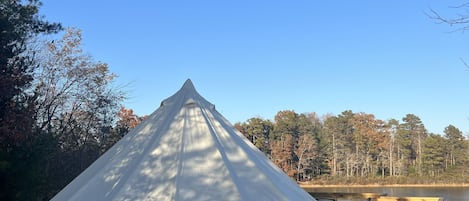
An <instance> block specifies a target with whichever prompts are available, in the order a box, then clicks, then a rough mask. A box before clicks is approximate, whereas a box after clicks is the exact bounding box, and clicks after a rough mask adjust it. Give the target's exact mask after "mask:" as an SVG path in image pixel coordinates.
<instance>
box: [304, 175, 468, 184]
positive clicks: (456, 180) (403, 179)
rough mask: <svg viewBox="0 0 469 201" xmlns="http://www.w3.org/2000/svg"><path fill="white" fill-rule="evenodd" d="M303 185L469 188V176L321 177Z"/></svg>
mask: <svg viewBox="0 0 469 201" xmlns="http://www.w3.org/2000/svg"><path fill="white" fill-rule="evenodd" d="M300 184H301V185H308V186H315V187H317V186H324V187H326V186H331V187H333V186H342V187H343V186H346V187H350V186H357V187H371V186H409V187H412V186H414V187H425V186H429V187H434V186H458V187H461V186H469V176H468V175H458V176H449V175H446V176H440V177H423V176H393V177H385V178H381V177H339V176H336V177H331V176H325V177H319V178H316V179H313V180H311V181H308V182H301V183H300Z"/></svg>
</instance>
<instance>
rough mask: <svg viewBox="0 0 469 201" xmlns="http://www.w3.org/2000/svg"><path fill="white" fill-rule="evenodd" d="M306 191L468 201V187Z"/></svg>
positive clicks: (338, 188) (334, 188)
mask: <svg viewBox="0 0 469 201" xmlns="http://www.w3.org/2000/svg"><path fill="white" fill-rule="evenodd" d="M308 191H312V192H313V191H314V192H340V193H380V194H381V193H386V194H387V195H388V196H397V197H420V196H421V197H443V198H444V199H445V201H469V187H319V188H311V189H308Z"/></svg>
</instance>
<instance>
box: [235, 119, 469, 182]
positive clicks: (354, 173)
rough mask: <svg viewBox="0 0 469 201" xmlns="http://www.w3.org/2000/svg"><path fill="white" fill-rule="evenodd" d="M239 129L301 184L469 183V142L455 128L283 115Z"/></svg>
mask: <svg viewBox="0 0 469 201" xmlns="http://www.w3.org/2000/svg"><path fill="white" fill-rule="evenodd" d="M235 127H236V128H237V129H238V130H239V131H240V132H241V133H243V134H244V135H245V136H246V137H247V138H248V139H249V140H250V141H251V142H252V143H253V144H254V145H255V146H256V147H258V148H259V149H260V150H261V151H262V152H263V153H265V155H266V156H268V157H269V158H270V159H271V160H272V161H273V162H274V163H275V164H276V165H277V166H279V167H280V168H281V169H282V170H283V171H285V172H286V173H287V174H288V175H289V176H291V177H292V178H295V179H296V180H297V181H309V182H310V183H314V184H406V183H407V184H431V183H433V184H434V183H466V182H468V181H469V177H468V176H469V168H468V167H467V164H468V162H469V146H468V145H469V141H468V139H467V138H466V137H465V136H464V135H463V133H462V132H461V131H460V130H459V129H458V128H456V127H455V126H453V125H448V126H447V127H446V128H445V129H444V134H435V133H428V132H427V131H426V129H425V125H424V124H423V123H422V121H421V120H420V118H419V117H418V116H416V115H414V114H407V115H406V116H405V117H403V118H402V120H401V121H399V120H396V119H390V120H387V121H383V120H380V119H376V118H375V117H374V115H373V114H366V113H363V112H358V113H354V112H352V111H350V110H347V111H343V112H342V113H341V114H339V115H336V116H334V115H324V116H322V117H318V115H317V114H316V113H314V112H313V113H305V114H298V113H296V112H294V111H291V110H285V111H279V112H278V113H277V114H276V115H275V118H274V121H273V122H272V121H270V120H265V119H262V118H259V117H254V118H251V119H249V120H247V121H246V122H243V123H236V124H235Z"/></svg>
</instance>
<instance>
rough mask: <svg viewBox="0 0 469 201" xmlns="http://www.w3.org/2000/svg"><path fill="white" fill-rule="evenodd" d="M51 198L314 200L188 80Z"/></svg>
mask: <svg viewBox="0 0 469 201" xmlns="http://www.w3.org/2000/svg"><path fill="white" fill-rule="evenodd" d="M52 200H53V201H62V200H70V201H84V200H87V201H92V200H96V201H98V200H99V201H106V200H116V201H124V200H157V201H206V200H207V201H208V200H226V201H246V200H266V201H267V200H268V201H286V200H292V201H300V200H315V199H314V198H313V197H311V196H310V195H309V194H308V193H307V192H305V191H304V190H303V189H301V188H300V187H299V186H298V185H297V184H296V183H295V182H294V181H293V180H292V179H291V178H289V177H288V176H287V175H286V174H284V173H283V172H282V170H280V169H279V168H278V167H276V166H275V164H273V163H272V162H271V161H270V160H269V159H268V158H267V157H266V156H265V155H264V154H263V153H262V152H261V151H259V149H257V148H256V147H255V146H254V145H253V144H252V143H250V142H249V140H248V139H247V138H245V137H244V136H243V135H242V134H241V133H240V132H238V131H237V130H236V129H235V128H234V127H233V126H232V125H231V124H230V123H229V122H228V121H227V120H226V119H225V118H224V117H223V116H222V115H221V114H220V113H218V112H217V111H216V110H215V106H214V105H213V104H211V103H210V102H208V101H207V100H205V99H204V98H203V97H202V96H200V95H199V93H197V91H196V90H195V88H194V86H193V84H192V82H191V81H190V80H187V81H186V82H185V83H184V85H183V86H182V88H181V89H180V90H179V91H177V92H176V93H175V94H174V95H172V96H170V97H169V98H167V99H165V100H164V101H162V103H161V106H160V107H159V108H158V109H157V110H156V111H155V112H153V113H152V114H151V115H150V116H149V118H148V119H147V120H145V121H144V122H142V123H141V124H140V125H139V126H137V127H136V128H134V129H133V130H131V131H130V132H129V133H128V134H127V135H125V136H124V137H123V138H122V139H121V140H120V141H118V142H117V143H116V144H115V145H114V146H112V147H111V148H110V149H109V150H108V151H107V152H106V153H104V154H103V155H102V156H101V157H99V158H98V159H97V160H96V161H95V162H94V163H93V164H91V166H90V167H88V168H87V169H86V170H85V171H84V172H82V173H81V174H80V175H79V176H78V177H76V178H75V179H74V180H73V181H72V182H71V183H70V184H68V185H67V186H66V187H65V188H64V189H62V190H61V191H60V192H59V193H58V194H57V195H56V196H55V197H54V198H52Z"/></svg>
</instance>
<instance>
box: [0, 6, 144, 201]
mask: <svg viewBox="0 0 469 201" xmlns="http://www.w3.org/2000/svg"><path fill="white" fill-rule="evenodd" d="M40 6H41V3H40V2H39V1H37V0H28V1H20V0H0V181H1V182H0V200H49V199H50V198H51V197H52V196H54V195H55V194H56V193H57V192H58V191H60V190H61V189H62V188H63V187H64V186H65V185H67V184H68V183H69V182H70V181H71V180H72V179H73V178H75V177H76V176H77V175H78V174H79V173H81V172H82V171H83V170H84V169H85V168H86V167H88V166H89V165H90V164H91V163H92V162H93V161H94V160H96V159H97V158H98V157H99V156H100V155H101V154H102V153H104V152H105V151H106V150H107V149H108V148H109V147H111V146H112V145H113V144H114V143H115V142H116V141H118V140H119V139H120V138H121V137H122V136H123V135H125V134H126V133H127V132H128V131H129V129H131V128H132V127H134V126H135V125H136V124H138V123H139V122H140V121H141V120H142V118H141V117H137V116H136V115H135V114H133V112H132V110H129V109H126V108H122V107H121V105H122V101H123V100H124V98H125V94H124V93H123V92H122V90H120V88H119V87H118V86H116V85H115V84H114V79H115V77H116V75H114V74H113V73H111V72H110V71H109V67H108V65H107V64H106V63H103V62H99V61H95V60H94V58H93V57H92V56H91V55H89V54H87V53H86V52H84V51H83V48H82V43H81V42H82V37H81V31H80V30H79V29H76V28H63V27H62V26H61V25H60V24H59V23H51V22H47V21H45V20H44V18H43V17H42V16H40V15H39V14H38V12H39V8H40Z"/></svg>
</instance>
